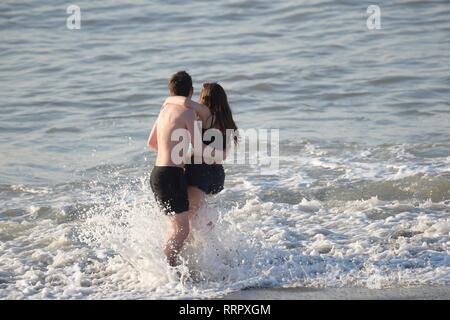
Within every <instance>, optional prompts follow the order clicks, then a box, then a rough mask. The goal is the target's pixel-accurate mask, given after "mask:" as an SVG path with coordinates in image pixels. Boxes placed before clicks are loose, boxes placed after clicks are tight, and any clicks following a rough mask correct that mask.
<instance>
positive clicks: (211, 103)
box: [200, 82, 238, 144]
mask: <svg viewBox="0 0 450 320" xmlns="http://www.w3.org/2000/svg"><path fill="white" fill-rule="evenodd" d="M200 103H201V104H203V105H205V106H207V107H208V108H209V110H210V111H211V116H212V123H211V127H212V128H217V129H219V130H220V131H221V132H222V134H223V136H224V137H225V138H226V130H227V129H232V130H234V131H233V140H234V143H235V144H237V143H238V135H237V131H236V130H237V126H236V123H235V122H234V120H233V114H232V113H231V109H230V105H229V104H228V98H227V94H226V93H225V90H223V88H222V86H221V85H220V84H218V83H217V82H209V83H204V84H203V89H202V92H201V93H200Z"/></svg>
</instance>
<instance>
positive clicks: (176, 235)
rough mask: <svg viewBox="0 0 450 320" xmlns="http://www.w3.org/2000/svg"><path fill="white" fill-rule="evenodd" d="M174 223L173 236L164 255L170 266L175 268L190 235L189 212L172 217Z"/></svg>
mask: <svg viewBox="0 0 450 320" xmlns="http://www.w3.org/2000/svg"><path fill="white" fill-rule="evenodd" d="M170 220H171V222H172V235H171V236H170V238H169V240H167V243H166V247H165V248H164V253H165V255H166V257H167V261H168V262H169V265H170V266H172V267H175V266H176V265H177V257H178V253H179V252H180V250H181V248H182V247H183V244H184V240H186V238H187V237H188V235H189V211H185V212H182V213H177V214H175V215H174V216H171V217H170Z"/></svg>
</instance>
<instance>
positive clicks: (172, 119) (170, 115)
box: [155, 104, 196, 166]
mask: <svg viewBox="0 0 450 320" xmlns="http://www.w3.org/2000/svg"><path fill="white" fill-rule="evenodd" d="M195 118H196V115H195V112H194V110H192V109H190V108H186V107H184V106H180V105H175V104H166V105H164V106H163V107H162V108H161V111H160V113H159V117H158V120H157V123H156V133H157V135H156V136H157V141H158V153H157V156H156V163H155V165H156V166H182V165H183V164H182V163H175V162H174V159H173V157H172V150H173V148H174V147H175V145H178V144H179V143H180V142H179V141H172V133H173V132H174V131H175V130H177V129H184V130H185V131H186V130H187V132H189V131H190V129H191V128H192V127H193V122H194V121H195ZM189 142H190V140H189V139H183V141H182V143H184V144H185V145H184V146H183V150H187V149H188V148H189Z"/></svg>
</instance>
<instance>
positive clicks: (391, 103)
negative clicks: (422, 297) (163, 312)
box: [0, 0, 450, 299]
mask: <svg viewBox="0 0 450 320" xmlns="http://www.w3.org/2000/svg"><path fill="white" fill-rule="evenodd" d="M376 2H377V3H376V4H378V5H379V6H380V8H381V27H382V28H381V29H379V30H369V29H368V28H367V26H366V19H367V17H368V14H367V13H366V9H367V7H368V6H369V5H371V4H374V3H373V1H370V2H369V1H356V0H355V1H350V0H346V1H344V0H343V1H325V0H305V1H294V0H291V1H268V0H267V1H266V0H265V1H256V0H249V1H243V0H233V1H195V2H192V3H191V2H187V1H179V0H176V1H175V0H170V1H129V2H125V1H99V0H95V1H74V2H71V3H68V2H66V1H55V0H52V1H50V0H43V1H27V0H24V1H2V2H1V3H0V40H1V41H0V62H1V63H0V87H1V89H0V152H1V153H0V299H6V298H8V299H41V298H44V299H94V298H100V299H102V298H113V299H125V298H135V299H154V298H169V299H173V298H214V297H220V296H223V295H226V294H229V293H230V292H233V291H240V290H243V289H245V288H277V287H307V288H339V287H356V288H363V289H365V288H369V289H371V288H377V289H380V288H381V289H382V288H406V287H416V286H441V285H444V286H445V285H449V284H450V258H449V249H450V236H449V232H450V139H449V137H450V90H449V88H450V54H449V52H450V19H449V18H450V3H449V1H420V0H415V1H413V0H403V1H401V0H396V1H376ZM69 4H76V5H78V6H79V7H80V8H81V29H80V30H69V29H68V28H67V27H66V19H67V18H68V17H69V14H67V13H66V8H67V7H68V6H69ZM178 70H187V71H188V72H189V73H190V74H191V75H192V77H193V79H194V86H195V90H196V92H195V94H194V97H195V98H198V92H199V90H200V88H201V84H202V83H203V82H204V81H219V83H221V84H222V85H223V87H224V88H225V90H226V91H227V93H228V96H229V99H230V103H231V107H232V110H233V112H234V116H235V119H236V122H237V124H238V126H239V127H240V128H242V129H248V128H267V129H271V128H279V129H280V145H279V148H280V149H279V150H280V151H279V152H280V158H279V161H280V169H279V172H278V174H261V170H260V166H259V165H250V164H241V165H236V164H232V163H229V164H227V165H226V173H227V178H226V186H225V190H224V191H223V192H221V193H220V194H218V195H217V196H214V197H211V198H210V199H208V207H207V208H206V209H204V210H203V211H202V212H201V213H200V218H199V220H198V221H197V222H196V225H195V226H194V231H193V232H192V234H191V238H190V240H189V244H188V245H187V246H186V248H185V250H184V251H183V252H182V259H183V265H182V266H181V267H180V268H181V274H182V277H181V279H179V278H178V277H177V276H176V273H175V272H174V271H173V270H169V268H168V267H167V265H166V264H165V262H164V257H163V254H162V246H163V242H164V239H165V237H166V236H167V230H168V222H167V220H166V219H167V218H166V217H165V216H163V215H162V214H161V213H160V212H159V211H158V209H157V207H156V206H155V202H154V199H153V196H152V193H151V191H150V187H149V183H148V178H149V173H150V171H151V169H152V166H153V163H154V159H155V154H154V153H152V152H150V151H148V150H147V149H146V145H145V144H146V139H147V137H148V133H149V130H150V127H151V125H152V124H153V121H154V120H155V117H156V115H157V113H158V111H159V108H160V106H161V104H162V102H163V101H164V99H165V97H166V96H167V79H168V78H169V77H170V75H171V74H172V73H174V72H176V71H178ZM261 158H264V155H261ZM210 219H215V220H216V223H215V227H214V228H212V229H211V228H209V227H206V223H207V222H208V221H209V220H210ZM188 270H189V271H188ZM188 272H190V273H191V274H192V276H191V277H189V276H188Z"/></svg>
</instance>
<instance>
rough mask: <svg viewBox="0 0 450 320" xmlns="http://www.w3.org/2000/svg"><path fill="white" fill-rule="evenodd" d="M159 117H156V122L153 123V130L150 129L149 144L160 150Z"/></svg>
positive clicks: (152, 147) (150, 146)
mask: <svg viewBox="0 0 450 320" xmlns="http://www.w3.org/2000/svg"><path fill="white" fill-rule="evenodd" d="M158 119H159V117H158V118H156V121H155V124H154V125H153V128H152V130H151V131H150V135H149V136H148V141H147V146H148V147H149V148H150V149H153V150H155V151H156V152H158V131H157V130H158Z"/></svg>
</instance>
